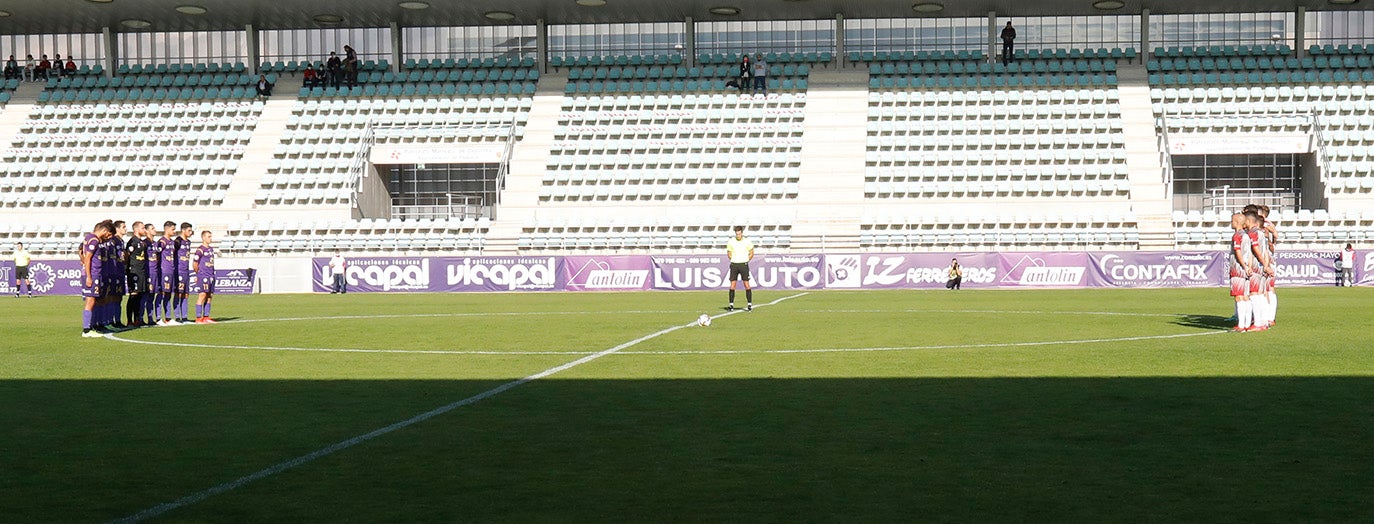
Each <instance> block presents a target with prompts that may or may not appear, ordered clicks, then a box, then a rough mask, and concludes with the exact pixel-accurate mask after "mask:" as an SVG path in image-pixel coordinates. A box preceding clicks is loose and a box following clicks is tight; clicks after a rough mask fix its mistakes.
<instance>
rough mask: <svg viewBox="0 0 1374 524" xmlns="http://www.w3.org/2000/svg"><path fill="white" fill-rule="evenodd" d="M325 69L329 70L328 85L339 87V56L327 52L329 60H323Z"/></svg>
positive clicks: (340, 64)
mask: <svg viewBox="0 0 1374 524" xmlns="http://www.w3.org/2000/svg"><path fill="white" fill-rule="evenodd" d="M324 65H325V67H327V68H329V85H331V86H334V87H339V81H340V80H342V79H343V78H342V77H343V60H339V54H338V53H335V52H333V51H330V52H329V60H325V62H324Z"/></svg>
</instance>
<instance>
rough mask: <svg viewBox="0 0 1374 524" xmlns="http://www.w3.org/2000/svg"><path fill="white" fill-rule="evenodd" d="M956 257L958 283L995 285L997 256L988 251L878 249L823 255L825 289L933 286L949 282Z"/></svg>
mask: <svg viewBox="0 0 1374 524" xmlns="http://www.w3.org/2000/svg"><path fill="white" fill-rule="evenodd" d="M952 259H958V260H959V266H960V268H961V269H962V270H963V273H964V277H963V283H962V284H961V287H970V288H979V287H996V286H997V275H998V274H999V266H1000V258H999V257H998V256H997V255H995V254H988V253H882V254H867V255H855V254H849V255H827V256H826V257H825V263H826V282H825V287H826V288H827V289H934V288H943V287H945V283H946V282H949V268H950V262H951V261H952Z"/></svg>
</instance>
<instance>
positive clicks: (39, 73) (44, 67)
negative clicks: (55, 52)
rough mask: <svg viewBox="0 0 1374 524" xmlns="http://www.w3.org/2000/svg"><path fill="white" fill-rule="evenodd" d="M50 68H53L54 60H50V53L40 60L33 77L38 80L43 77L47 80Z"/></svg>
mask: <svg viewBox="0 0 1374 524" xmlns="http://www.w3.org/2000/svg"><path fill="white" fill-rule="evenodd" d="M50 69H52V62H51V61H49V60H48V55H43V58H42V59H40V60H39V61H38V67H36V68H34V70H33V79H34V80H38V79H39V78H40V77H41V78H42V79H43V80H47V79H48V70H50Z"/></svg>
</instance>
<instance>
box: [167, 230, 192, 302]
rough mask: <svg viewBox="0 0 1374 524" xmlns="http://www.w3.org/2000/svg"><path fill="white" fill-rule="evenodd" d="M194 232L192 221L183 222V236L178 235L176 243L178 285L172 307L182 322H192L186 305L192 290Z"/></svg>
mask: <svg viewBox="0 0 1374 524" xmlns="http://www.w3.org/2000/svg"><path fill="white" fill-rule="evenodd" d="M194 232H195V231H194V230H192V229H191V223H190V222H182V223H181V236H178V237H177V239H176V243H175V246H176V261H177V263H176V272H177V287H176V295H175V298H174V299H173V300H174V302H173V303H172V304H173V308H172V309H173V312H174V313H176V321H177V322H180V323H182V324H188V323H190V322H191V319H189V318H186V317H187V315H188V314H189V311H187V309H188V308H187V307H186V295H187V293H190V292H191V278H192V277H193V275H192V274H191V251H193V250H194V249H195V247H194V245H193V244H191V233H194Z"/></svg>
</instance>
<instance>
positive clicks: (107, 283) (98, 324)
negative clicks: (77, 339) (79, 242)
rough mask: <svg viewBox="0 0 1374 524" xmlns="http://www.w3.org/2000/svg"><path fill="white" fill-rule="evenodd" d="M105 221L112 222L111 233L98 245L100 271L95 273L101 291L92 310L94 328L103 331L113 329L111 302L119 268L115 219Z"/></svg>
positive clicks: (96, 253)
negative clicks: (115, 277) (116, 251)
mask: <svg viewBox="0 0 1374 524" xmlns="http://www.w3.org/2000/svg"><path fill="white" fill-rule="evenodd" d="M105 222H108V223H110V228H111V233H110V235H109V236H107V237H105V238H104V239H102V240H101V241H100V243H99V244H98V245H96V251H95V258H96V259H98V260H100V271H97V272H96V273H95V277H96V279H97V280H99V283H98V284H97V287H99V288H100V293H99V294H98V295H97V296H96V299H95V309H93V310H91V315H92V317H91V323H92V324H94V325H93V326H92V328H93V329H95V330H97V331H101V332H108V331H111V329H110V325H111V324H113V322H111V321H110V320H111V319H110V303H111V302H113V300H114V293H115V290H114V274H115V272H116V271H118V270H119V266H118V264H117V263H116V260H115V258H116V257H115V254H114V251H115V244H114V221H113V220H106V221H105Z"/></svg>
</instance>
